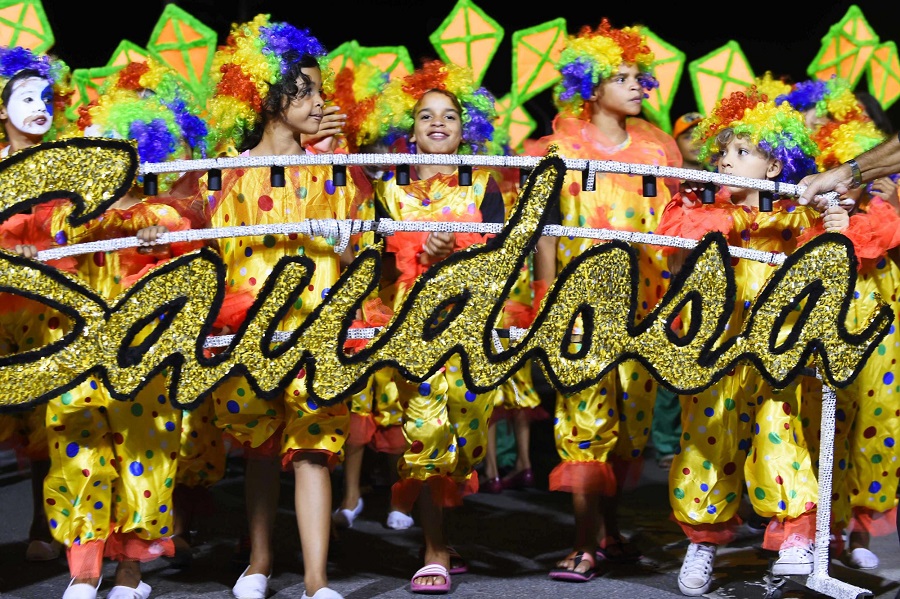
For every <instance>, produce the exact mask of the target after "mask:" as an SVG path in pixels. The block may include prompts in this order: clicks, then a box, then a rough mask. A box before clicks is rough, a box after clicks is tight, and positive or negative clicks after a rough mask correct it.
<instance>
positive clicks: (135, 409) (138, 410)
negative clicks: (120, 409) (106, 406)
mask: <svg viewBox="0 0 900 599" xmlns="http://www.w3.org/2000/svg"><path fill="white" fill-rule="evenodd" d="M143 413H144V406H142V405H141V404H139V403H137V402H132V404H131V415H132V416H134V417H140V416H141V415H142V414H143Z"/></svg>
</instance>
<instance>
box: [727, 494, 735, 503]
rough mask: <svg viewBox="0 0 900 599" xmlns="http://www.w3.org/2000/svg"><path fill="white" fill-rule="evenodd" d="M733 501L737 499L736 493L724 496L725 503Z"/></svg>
mask: <svg viewBox="0 0 900 599" xmlns="http://www.w3.org/2000/svg"><path fill="white" fill-rule="evenodd" d="M735 499H737V493H729V494H728V495H726V496H725V503H731V502H732V501H734V500H735Z"/></svg>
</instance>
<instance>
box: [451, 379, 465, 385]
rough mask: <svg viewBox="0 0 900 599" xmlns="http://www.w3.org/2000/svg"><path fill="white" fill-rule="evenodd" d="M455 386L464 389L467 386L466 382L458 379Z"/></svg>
mask: <svg viewBox="0 0 900 599" xmlns="http://www.w3.org/2000/svg"><path fill="white" fill-rule="evenodd" d="M453 384H454V385H456V386H457V387H462V386H463V385H465V384H466V382H465V381H464V380H462V379H458V380H456V381H454V382H453Z"/></svg>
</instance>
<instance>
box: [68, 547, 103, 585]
mask: <svg viewBox="0 0 900 599" xmlns="http://www.w3.org/2000/svg"><path fill="white" fill-rule="evenodd" d="M105 545H106V541H104V540H103V539H97V540H96V541H88V542H86V543H78V544H73V545H70V546H69V547H68V548H67V549H66V561H67V562H69V574H71V575H72V578H100V575H101V574H102V573H103V553H104V547H105Z"/></svg>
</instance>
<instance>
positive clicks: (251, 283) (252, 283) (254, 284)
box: [247, 277, 256, 286]
mask: <svg viewBox="0 0 900 599" xmlns="http://www.w3.org/2000/svg"><path fill="white" fill-rule="evenodd" d="M247 282H248V283H250V285H251V286H256V277H250V279H248V280H247Z"/></svg>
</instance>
